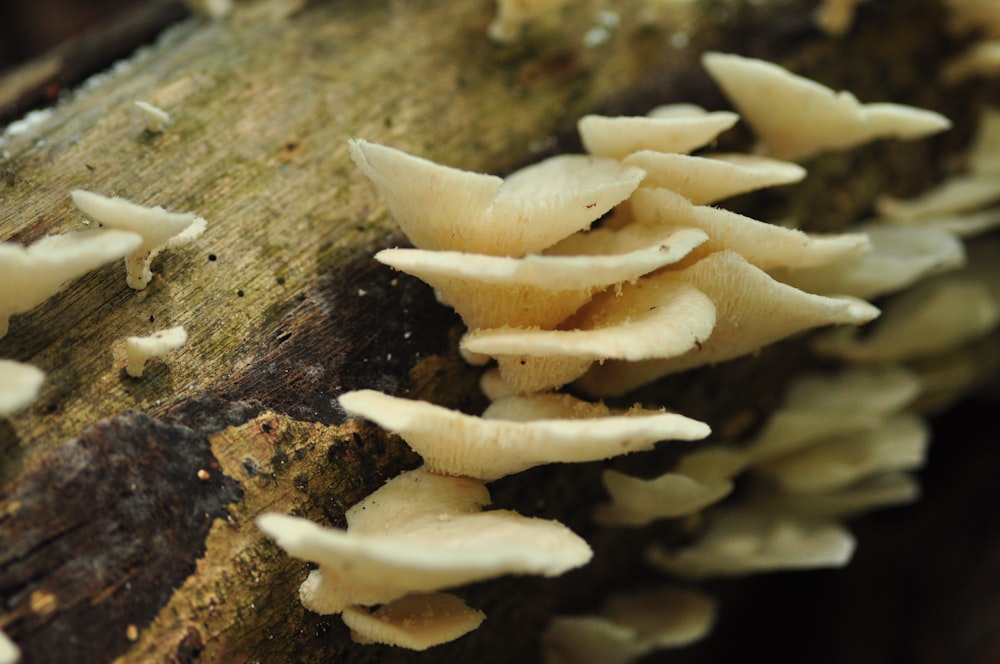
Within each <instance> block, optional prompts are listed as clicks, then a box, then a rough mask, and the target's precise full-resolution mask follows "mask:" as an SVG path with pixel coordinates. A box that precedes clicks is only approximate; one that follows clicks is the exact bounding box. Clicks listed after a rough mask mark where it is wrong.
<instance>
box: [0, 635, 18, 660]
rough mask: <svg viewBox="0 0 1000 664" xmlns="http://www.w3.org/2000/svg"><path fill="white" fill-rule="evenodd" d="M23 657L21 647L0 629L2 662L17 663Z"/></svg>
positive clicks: (0, 658)
mask: <svg viewBox="0 0 1000 664" xmlns="http://www.w3.org/2000/svg"><path fill="white" fill-rule="evenodd" d="M20 658H21V649H20V648H18V647H17V645H16V644H15V643H14V642H13V641H11V640H10V637H8V636H7V635H6V634H4V633H3V630H0V664H16V663H17V661H18V660H19V659H20Z"/></svg>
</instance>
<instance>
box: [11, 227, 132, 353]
mask: <svg viewBox="0 0 1000 664" xmlns="http://www.w3.org/2000/svg"><path fill="white" fill-rule="evenodd" d="M141 242H142V238H141V237H139V235H137V234H135V233H128V232H125V231H116V230H94V231H77V232H72V233H64V234H62V235H49V236H46V237H44V238H42V239H41V240H39V241H38V242H36V243H34V244H33V245H31V246H29V247H22V246H21V245H19V244H14V243H12V242H4V243H2V244H0V337H3V336H4V335H6V334H7V327H8V324H9V321H10V317H11V315H13V314H18V313H23V312H25V311H28V310H29V309H32V308H34V307H36V306H38V305H39V304H41V303H42V302H44V301H45V300H47V299H48V298H49V297H51V296H52V295H54V294H55V293H57V292H58V291H59V289H60V288H62V286H63V285H64V284H65V283H66V282H67V281H69V280H71V279H76V278H77V277H79V276H81V275H83V274H85V273H87V272H89V271H91V270H93V269H95V268H98V267H100V266H101V265H104V264H105V263H110V262H112V261H115V260H117V259H119V258H121V257H123V256H125V255H126V254H128V253H129V252H130V251H134V250H135V249H136V247H138V246H139V245H140V243H141Z"/></svg>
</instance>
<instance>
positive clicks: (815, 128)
mask: <svg viewBox="0 0 1000 664" xmlns="http://www.w3.org/2000/svg"><path fill="white" fill-rule="evenodd" d="M701 61H702V64H703V65H704V67H705V68H706V69H707V70H708V73H709V74H710V75H711V76H712V78H713V79H715V82H716V83H717V84H718V85H719V86H720V87H721V88H722V89H723V91H724V92H725V93H726V96H727V97H729V99H730V100H731V101H732V102H733V105H734V106H736V108H737V110H739V112H740V114H741V115H742V116H743V117H744V118H745V119H746V121H747V122H748V123H749V124H750V126H751V127H753V130H754V132H755V133H756V134H757V135H758V136H759V137H760V139H761V142H762V143H763V145H764V147H765V149H766V150H767V153H768V154H770V155H771V156H774V157H777V158H780V159H789V160H793V161H802V160H804V159H808V158H809V157H812V156H815V155H817V154H819V153H820V152H824V151H828V150H843V149H846V148H851V147H855V146H857V145H861V144H862V143H867V142H868V141H871V140H874V139H876V138H882V137H893V138H903V139H913V138H923V137H926V136H930V135H931V134H936V133H938V132H940V131H943V130H945V129H948V128H949V127H951V122H950V121H949V120H948V119H947V118H945V117H944V116H942V115H939V114H937V113H934V112H932V111H926V110H923V109H919V108H913V107H911V106H903V105H900V104H862V103H861V102H859V101H858V99H857V98H856V97H855V96H854V95H853V94H851V93H850V92H846V91H842V92H835V91H834V90H831V89H830V88H828V87H826V86H825V85H821V84H819V83H817V82H815V81H811V80H809V79H807V78H803V77H801V76H796V75H795V74H792V73H791V72H789V71H788V70H786V69H784V68H782V67H779V66H778V65H775V64H772V63H770V62H765V61H763V60H756V59H753V58H745V57H742V56H739V55H730V54H725V53H705V54H704V55H703V56H702V59H701Z"/></svg>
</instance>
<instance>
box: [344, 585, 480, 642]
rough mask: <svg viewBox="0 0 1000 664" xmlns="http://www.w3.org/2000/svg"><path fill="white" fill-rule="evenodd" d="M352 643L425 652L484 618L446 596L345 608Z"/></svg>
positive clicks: (414, 597)
mask: <svg viewBox="0 0 1000 664" xmlns="http://www.w3.org/2000/svg"><path fill="white" fill-rule="evenodd" d="M342 618H343V620H344V624H345V625H347V626H348V627H349V628H350V630H351V638H352V639H353V640H354V642H355V643H384V644H386V645H390V646H399V647H401V648H407V649H409V650H427V649H428V648H430V647H432V646H436V645H440V644H442V643H448V642H449V641H454V640H455V639H457V638H459V637H460V636H463V635H465V634H468V633H469V632H471V631H472V630H474V629H476V628H477V627H479V625H480V624H482V622H483V620H485V618H486V615H485V614H484V613H483V612H482V611H476V610H475V609H471V608H469V606H468V605H467V604H466V603H465V602H463V601H462V600H461V599H459V598H458V597H455V596H454V595H450V594H448V593H426V594H413V595H406V596H405V597H401V598H400V599H397V600H395V601H394V602H390V603H389V604H383V605H382V606H380V607H379V608H377V609H375V610H374V611H366V610H365V609H363V608H362V607H360V606H349V607H347V608H346V609H344V612H343V614H342Z"/></svg>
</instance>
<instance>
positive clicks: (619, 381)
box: [473, 251, 879, 396]
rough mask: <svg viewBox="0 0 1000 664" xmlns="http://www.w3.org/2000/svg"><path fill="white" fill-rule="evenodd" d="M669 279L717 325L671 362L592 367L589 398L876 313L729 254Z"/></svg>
mask: <svg viewBox="0 0 1000 664" xmlns="http://www.w3.org/2000/svg"><path fill="white" fill-rule="evenodd" d="M669 276H670V278H673V279H678V280H680V281H683V282H685V283H688V284H690V285H691V286H693V287H695V288H697V289H698V290H699V291H701V292H702V293H704V294H705V295H707V296H708V298H709V299H710V300H711V301H712V302H714V303H715V307H716V324H715V329H714V330H712V334H711V336H710V337H709V338H708V340H706V341H705V342H704V343H702V344H700V345H698V346H696V347H694V348H693V349H691V350H689V351H687V352H685V353H683V354H681V355H677V356H675V357H672V358H667V359H658V360H644V361H641V362H633V363H624V362H620V361H608V362H605V363H604V364H603V365H600V366H597V365H595V366H592V367H591V369H590V371H589V372H588V373H587V375H585V376H584V377H583V378H581V379H580V380H579V381H577V386H578V387H579V388H580V389H582V390H583V391H584V392H586V393H588V394H590V395H593V396H607V395H613V394H623V393H625V392H627V391H628V390H630V389H633V388H635V387H638V386H640V385H643V384H645V383H648V382H650V381H653V380H656V379H657V378H660V377H662V376H665V375H667V374H670V373H676V372H678V371H683V370H685V369H689V368H691V367H696V366H703V365H706V364H714V363H717V362H722V361H724V360H729V359H732V358H734V357H739V356H740V355H746V354H747V353H752V352H754V351H756V350H758V349H760V348H763V347H764V346H766V345H768V344H771V343H773V342H775V341H778V340H779V339H783V338H785V337H788V336H791V335H793V334H795V333H797V332H801V331H803V330H807V329H810V328H813V327H819V326H822V325H832V324H852V325H861V324H863V323H866V322H868V321H870V320H872V319H874V318H875V317H876V316H878V313H879V311H878V309H877V308H875V307H873V306H872V305H870V304H868V303H867V302H865V301H863V300H858V299H856V298H851V297H823V296H819V295H813V294H810V293H806V292H803V291H800V290H798V289H796V288H792V287H791V286H787V285H785V284H782V283H779V282H777V281H775V280H774V279H772V278H771V277H769V276H768V275H767V274H766V273H765V272H763V271H761V270H759V269H758V268H756V267H754V266H752V265H750V264H749V263H748V262H747V261H746V260H745V259H743V257H741V256H740V255H738V254H736V253H734V252H731V251H722V252H718V253H715V254H712V255H710V256H708V257H706V258H703V259H701V260H700V261H698V262H696V263H694V264H693V265H692V266H691V267H688V268H685V269H683V270H679V271H676V272H672V273H669ZM473 350H476V349H475V348H474V349H473Z"/></svg>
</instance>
